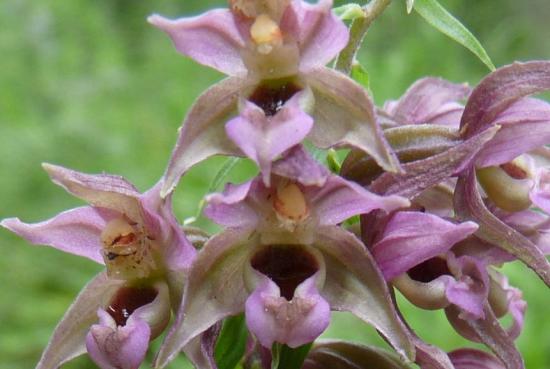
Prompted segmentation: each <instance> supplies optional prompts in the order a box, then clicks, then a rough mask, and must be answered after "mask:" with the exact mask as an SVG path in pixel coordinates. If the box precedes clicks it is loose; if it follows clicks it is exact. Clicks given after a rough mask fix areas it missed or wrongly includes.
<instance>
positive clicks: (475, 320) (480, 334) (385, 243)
mask: <svg viewBox="0 0 550 369" xmlns="http://www.w3.org/2000/svg"><path fill="white" fill-rule="evenodd" d="M476 230H477V225H476V224H475V223H472V222H465V223H462V224H453V223H451V222H448V221H446V220H443V219H440V218H438V217H436V216H435V215H432V214H429V213H415V212H398V213H395V214H394V215H393V216H392V217H391V218H390V220H389V221H387V224H386V226H385V230H384V232H383V233H382V234H381V235H380V237H379V240H378V241H377V242H375V243H374V245H373V246H372V248H371V250H372V253H373V256H374V258H375V260H376V261H377V263H378V265H379V266H380V268H381V270H382V272H383V274H384V276H385V278H386V279H387V280H388V281H390V282H391V283H392V284H393V285H394V286H395V287H396V288H397V289H399V290H400V291H401V293H402V294H403V295H404V296H405V297H406V298H407V299H408V300H409V301H411V302H412V303H413V304H415V305H417V306H419V307H421V308H423V309H428V310H433V309H445V312H446V314H447V317H448V319H449V321H450V322H451V324H452V325H453V327H454V328H455V329H456V330H457V332H459V333H460V334H461V335H463V336H464V337H465V338H467V339H470V340H472V341H475V342H483V343H485V344H487V345H488V346H489V347H490V348H491V349H492V350H493V351H494V352H495V354H496V355H497V356H498V357H499V358H500V359H501V360H503V361H505V362H506V367H507V368H515V369H518V368H523V362H522V360H521V356H520V355H519V352H518V351H517V349H516V348H515V346H514V343H513V340H514V339H515V338H517V337H518V335H519V333H520V331H521V328H522V326H523V316H524V313H525V308H526V304H525V301H523V300H522V298H521V292H519V290H517V289H515V288H512V287H510V286H509V285H508V281H507V280H506V279H505V277H504V276H502V275H500V274H498V273H497V272H496V271H495V270H493V269H492V268H490V267H489V263H490V262H491V261H495V260H496V261H501V260H500V259H499V258H498V257H499V256H501V254H498V253H497V254H495V253H491V252H486V249H487V248H489V249H490V250H491V249H492V248H494V246H491V245H487V244H485V243H484V242H483V241H481V240H479V239H477V237H475V236H473V233H474V232H475V231H476ZM480 251H481V252H480ZM508 255H509V254H505V259H507V256H508ZM508 313H509V314H510V315H511V316H512V318H513V319H512V320H513V324H512V326H511V327H510V328H509V329H508V330H504V329H503V328H501V326H500V324H499V322H498V320H497V319H498V318H500V317H502V316H504V315H506V314H508ZM417 348H418V347H417ZM431 360H436V361H437V360H441V359H434V358H432V359H431ZM443 360H447V359H446V357H445V356H443ZM442 367H445V366H444V365H443V366H442Z"/></svg>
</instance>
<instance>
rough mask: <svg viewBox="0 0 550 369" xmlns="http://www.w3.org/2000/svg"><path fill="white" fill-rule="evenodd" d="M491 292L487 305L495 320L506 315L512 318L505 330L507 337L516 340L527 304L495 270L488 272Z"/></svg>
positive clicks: (504, 277)
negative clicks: (495, 317)
mask: <svg viewBox="0 0 550 369" xmlns="http://www.w3.org/2000/svg"><path fill="white" fill-rule="evenodd" d="M489 276H490V277H491V290H490V294H489V304H490V306H491V308H492V309H493V311H494V312H495V315H496V316H497V318H501V317H503V316H504V315H506V314H507V313H509V314H510V315H511V317H512V324H511V325H510V327H508V328H507V332H508V335H509V336H510V337H511V338H512V339H513V340H515V339H517V338H518V337H519V335H520V333H521V331H522V329H523V323H524V319H525V310H526V309H527V302H526V301H525V300H523V294H522V292H521V291H520V290H519V289H517V288H514V287H512V286H510V284H509V283H508V278H507V277H506V276H505V275H504V274H501V273H499V272H497V271H496V270H490V275H489Z"/></svg>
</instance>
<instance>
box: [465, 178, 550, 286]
mask: <svg viewBox="0 0 550 369" xmlns="http://www.w3.org/2000/svg"><path fill="white" fill-rule="evenodd" d="M454 200H455V201H454V203H455V211H456V213H457V216H458V217H459V218H460V219H463V220H467V219H469V220H473V221H475V222H476V223H477V224H479V231H478V232H477V233H476V236H478V237H479V238H480V239H482V240H484V241H486V242H489V243H491V244H493V245H496V246H498V247H500V248H502V249H504V250H505V251H508V252H509V253H510V254H512V255H514V256H516V257H517V258H518V259H520V260H521V261H523V262H524V263H525V264H526V265H527V266H528V267H529V268H531V269H533V270H534V271H535V272H536V273H537V274H538V276H539V277H540V278H541V279H542V280H543V281H544V282H545V283H546V284H547V285H548V286H550V263H549V262H548V260H546V258H545V257H544V255H543V254H542V252H541V250H540V249H539V248H538V247H537V246H536V245H535V244H533V243H532V242H531V241H529V240H528V239H527V238H525V237H524V236H523V235H522V234H521V233H519V232H518V231H516V230H514V229H513V228H511V227H509V226H508V225H506V224H505V223H504V222H502V221H501V220H500V219H498V218H497V217H496V216H495V215H493V214H492V213H491V212H490V211H489V210H488V209H487V207H486V206H485V204H484V203H483V200H482V198H481V195H480V194H479V192H478V189H477V181H476V175H475V171H474V170H473V169H469V170H468V171H466V172H465V173H464V174H463V175H462V176H461V177H459V179H458V182H457V185H456V189H455V199H454Z"/></svg>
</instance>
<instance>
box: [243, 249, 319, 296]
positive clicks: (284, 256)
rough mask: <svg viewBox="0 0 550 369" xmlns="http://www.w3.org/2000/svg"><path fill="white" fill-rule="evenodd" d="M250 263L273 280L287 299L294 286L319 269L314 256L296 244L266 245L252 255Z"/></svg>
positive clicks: (292, 293)
mask: <svg viewBox="0 0 550 369" xmlns="http://www.w3.org/2000/svg"><path fill="white" fill-rule="evenodd" d="M250 264H251V265H252V267H253V268H254V269H256V270H257V271H259V272H260V273H262V274H264V275H265V276H267V277H269V279H271V280H272V281H273V282H275V284H277V286H279V288H280V289H281V296H283V297H284V298H285V299H287V300H288V301H290V300H292V298H293V296H294V291H295V290H296V287H298V285H300V283H302V282H303V281H305V280H306V279H307V278H309V277H311V276H312V275H313V274H315V273H316V272H317V271H318V270H319V264H318V262H317V260H316V259H315V257H314V256H313V255H312V254H310V253H309V252H307V251H306V250H304V248H303V247H301V246H296V245H270V246H267V247H265V248H264V249H262V250H261V251H259V252H258V253H256V254H255V255H254V256H253V257H252V260H251V261H250Z"/></svg>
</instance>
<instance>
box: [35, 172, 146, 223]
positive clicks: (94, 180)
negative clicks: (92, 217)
mask: <svg viewBox="0 0 550 369" xmlns="http://www.w3.org/2000/svg"><path fill="white" fill-rule="evenodd" d="M42 166H43V167H44V169H45V170H46V172H48V174H49V175H50V177H51V179H52V181H53V182H54V183H56V184H58V185H60V186H61V187H63V188H64V189H65V190H67V191H68V192H69V193H70V194H72V195H74V196H76V197H79V198H81V199H82V200H84V201H86V202H88V203H89V204H90V205H92V206H97V207H102V208H107V209H112V210H115V211H118V212H119V213H123V214H125V215H127V216H128V217H129V218H130V219H132V220H133V221H136V222H141V221H142V220H143V213H142V209H141V205H140V203H139V197H140V196H141V194H140V193H139V192H138V190H136V188H135V187H134V186H133V185H132V184H131V183H130V182H128V181H127V180H125V179H124V178H122V177H120V176H113V175H109V174H85V173H80V172H77V171H74V170H71V169H67V168H63V167H60V166H57V165H51V164H46V163H44V164H43V165H42Z"/></svg>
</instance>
